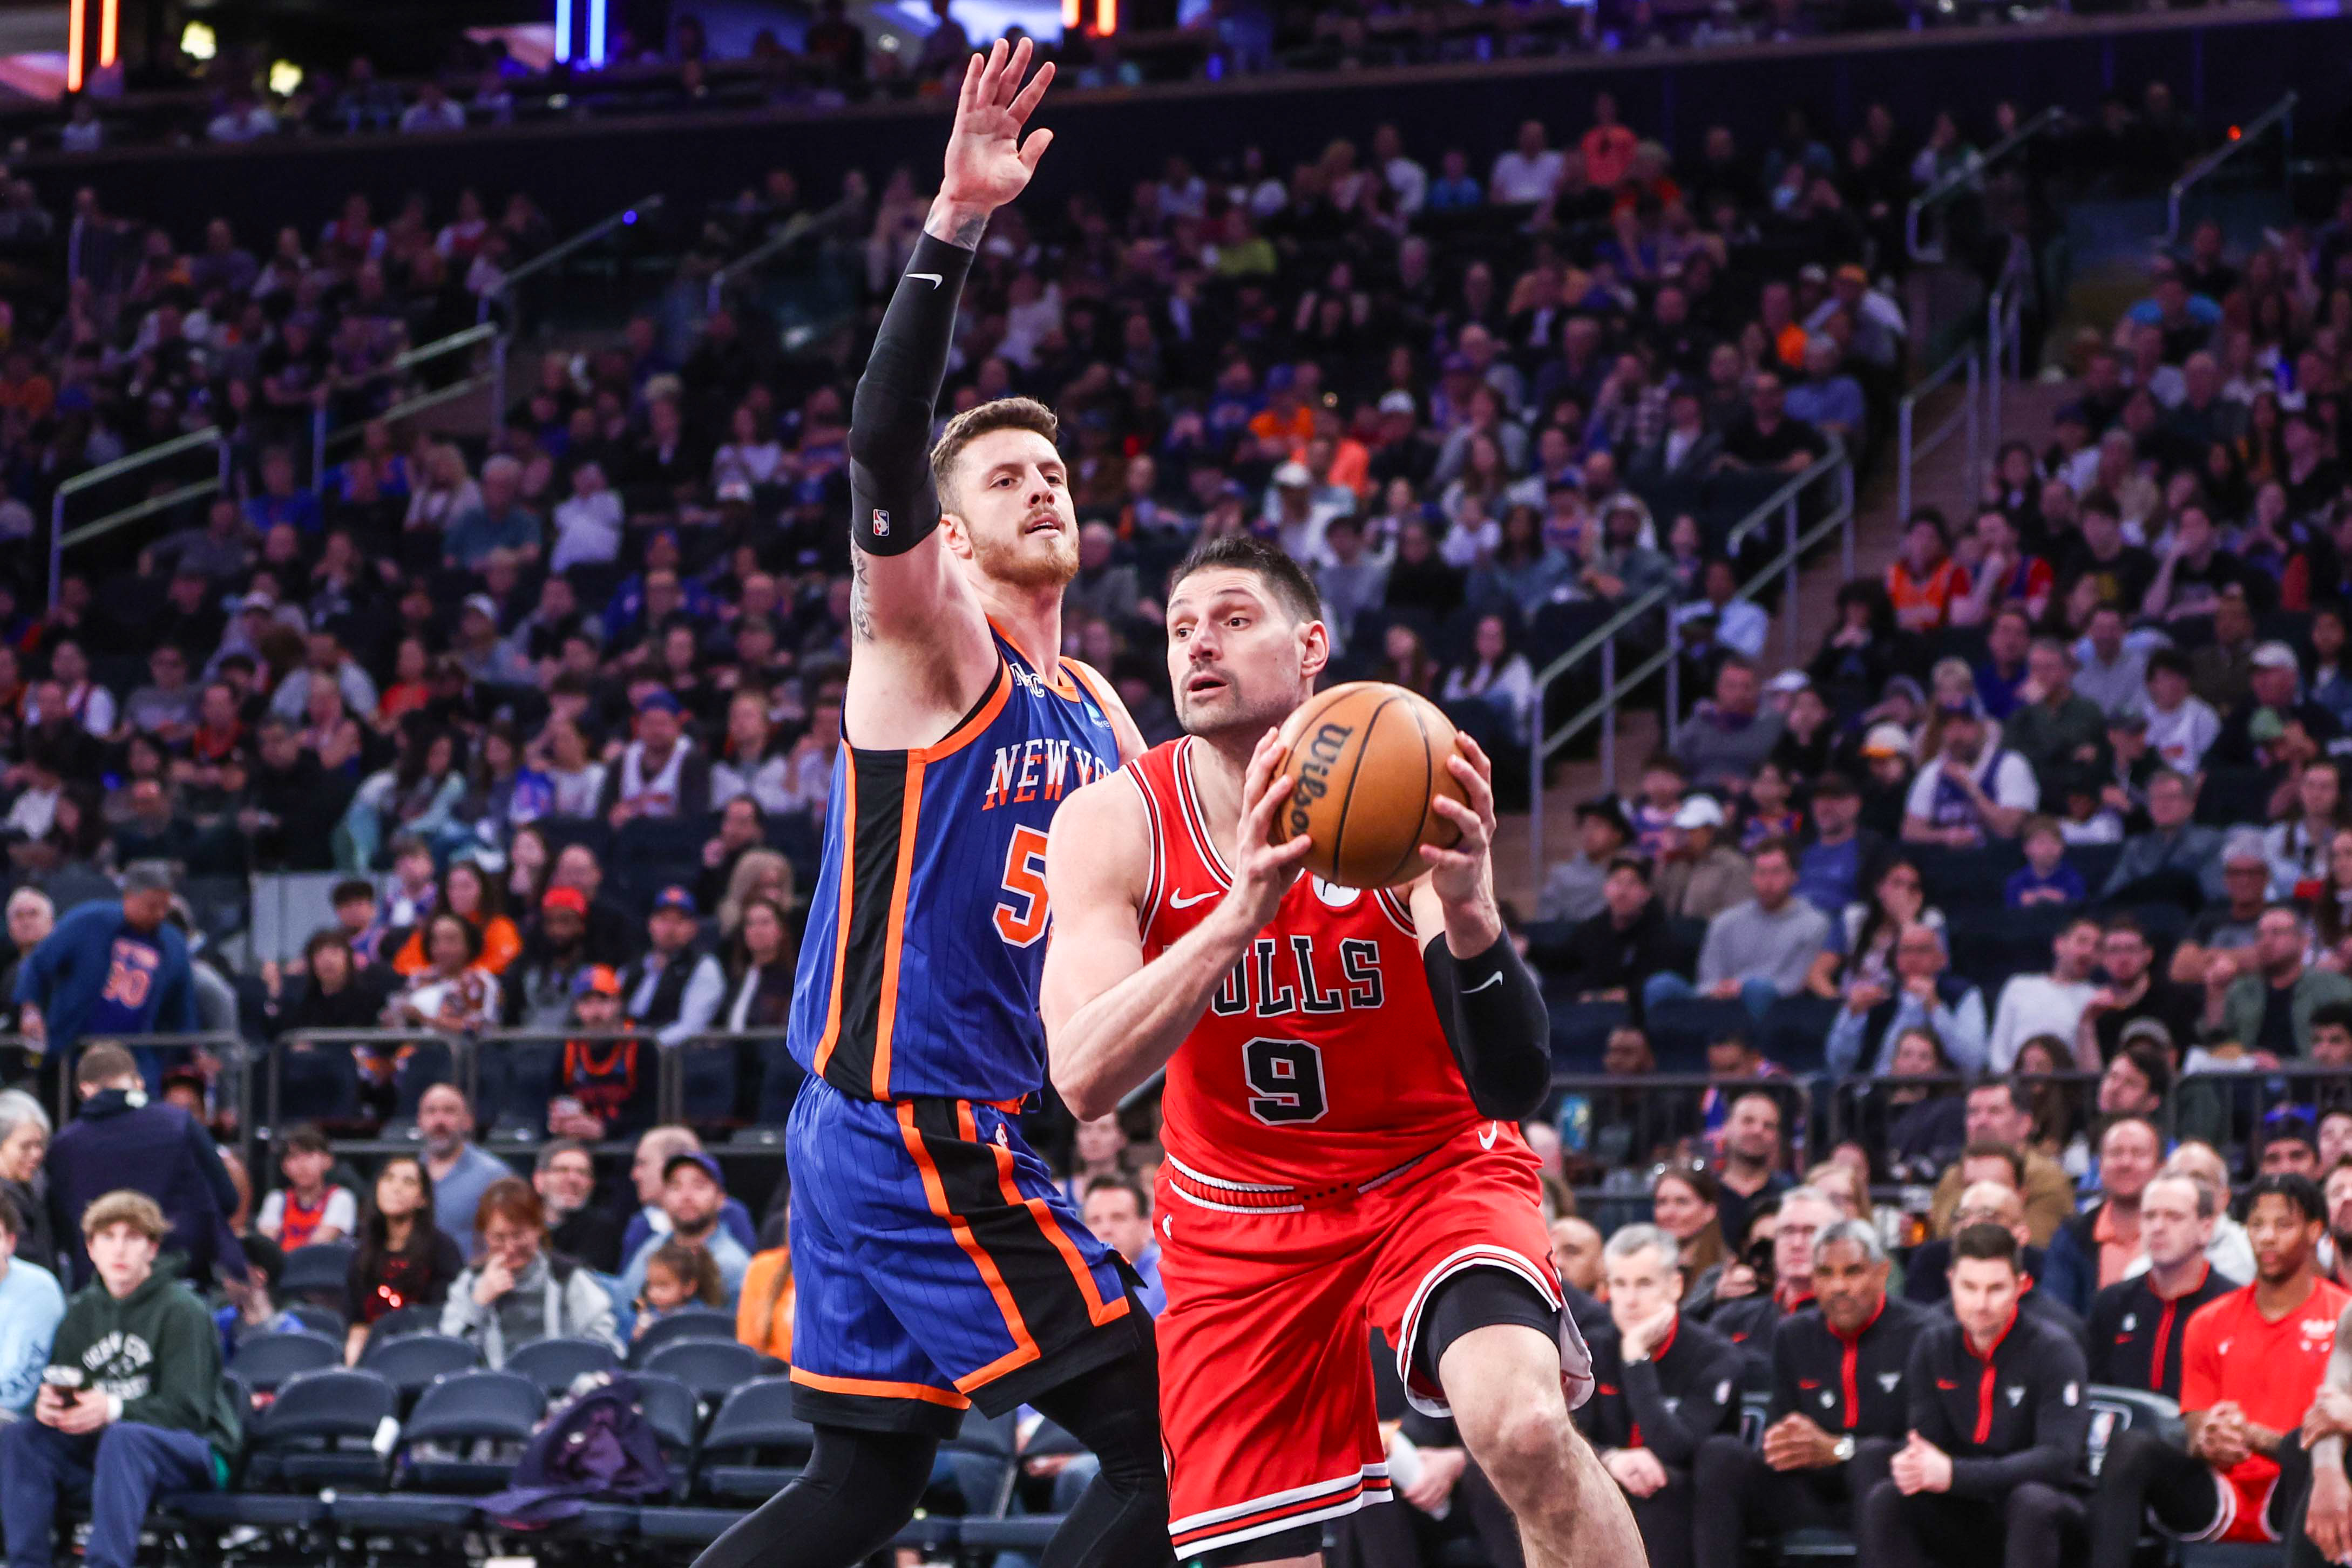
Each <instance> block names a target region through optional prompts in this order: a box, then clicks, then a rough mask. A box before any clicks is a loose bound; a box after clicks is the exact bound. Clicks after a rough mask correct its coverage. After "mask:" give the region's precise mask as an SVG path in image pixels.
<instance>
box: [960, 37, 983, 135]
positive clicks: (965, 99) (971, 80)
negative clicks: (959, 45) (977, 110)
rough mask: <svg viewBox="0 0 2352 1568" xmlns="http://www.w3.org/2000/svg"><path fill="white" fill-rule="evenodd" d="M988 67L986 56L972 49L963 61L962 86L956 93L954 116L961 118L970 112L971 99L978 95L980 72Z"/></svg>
mask: <svg viewBox="0 0 2352 1568" xmlns="http://www.w3.org/2000/svg"><path fill="white" fill-rule="evenodd" d="M987 68H988V57H986V56H985V55H982V54H981V53H979V52H978V51H977V50H975V51H973V54H972V57H971V58H970V59H968V60H966V61H964V63H963V87H962V89H961V91H959V92H958V93H957V94H956V116H957V118H959V119H961V118H962V117H963V116H964V115H967V114H969V113H971V106H972V103H973V100H974V99H977V98H978V97H979V96H980V78H981V73H982V72H983V71H985V70H986V69H987Z"/></svg>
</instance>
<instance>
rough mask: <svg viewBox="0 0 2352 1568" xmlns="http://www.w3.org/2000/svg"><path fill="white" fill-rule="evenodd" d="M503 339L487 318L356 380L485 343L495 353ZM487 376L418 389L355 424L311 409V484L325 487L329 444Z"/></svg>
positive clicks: (462, 391)
mask: <svg viewBox="0 0 2352 1568" xmlns="http://www.w3.org/2000/svg"><path fill="white" fill-rule="evenodd" d="M504 342H505V340H504V339H503V338H502V337H501V336H500V334H499V329H498V327H497V325H496V324H495V323H492V322H487V321H486V322H483V323H481V324H480V325H478V326H474V327H468V328H467V329H464V330H463V331H460V332H452V333H450V334H449V335H448V336H447V337H446V338H439V339H436V340H434V341H432V342H430V343H427V344H425V346H424V347H422V348H418V349H409V350H404V352H402V353H401V354H400V355H399V356H398V357H396V358H395V359H394V360H393V361H391V362H390V363H388V364H384V365H381V366H379V367H377V368H376V369H375V370H373V371H369V372H368V373H367V374H366V375H364V376H362V377H361V378H360V380H359V382H357V383H356V384H358V385H362V386H364V385H367V384H369V383H371V382H380V381H383V380H386V379H388V378H390V377H393V376H398V375H404V374H405V373H407V372H408V371H413V370H415V369H416V368H417V367H418V366H419V365H427V364H431V363H433V362H434V361H436V360H443V359H446V358H448V357H449V356H450V355H451V354H458V353H466V352H468V351H470V350H474V349H476V348H478V347H479V346H480V345H482V344H484V343H488V344H489V345H490V347H491V351H492V353H493V354H496V353H498V352H499V350H501V349H502V348H503V347H504ZM489 380H490V372H488V371H471V372H470V373H468V374H467V375H464V376H461V377H459V378H458V379H457V380H456V381H454V382H447V383H446V384H444V385H442V386H438V387H435V388H433V389H432V390H430V391H428V392H418V393H417V394H416V395H415V396H414V397H410V398H405V399H403V400H402V401H401V402H395V403H394V404H393V405H392V406H391V407H389V408H387V409H385V410H383V412H382V413H374V414H371V415H369V416H368V417H367V418H366V419H363V420H362V421H360V422H359V423H356V424H346V425H343V426H341V428H340V429H335V430H330V429H328V428H327V411H326V409H325V408H324V407H323V406H321V407H319V408H315V409H313V410H312V411H311V413H310V486H311V488H312V489H314V490H322V489H324V488H325V487H326V483H327V449H328V447H329V446H331V445H332V444H336V443H339V442H342V441H348V440H352V439H353V438H356V437H357V436H359V435H360V434H362V433H363V432H365V431H366V429H367V427H368V426H369V425H371V424H373V423H377V422H378V421H390V420H400V419H408V418H412V417H414V416H415V415H416V414H420V413H424V412H425V410H426V409H429V408H437V407H439V406H440V405H441V404H443V403H445V402H455V401H456V400H457V399H458V398H461V397H465V396H467V394H469V393H471V392H474V391H475V390H476V389H478V388H479V387H480V386H482V385H483V384H484V383H485V382H488V381H489Z"/></svg>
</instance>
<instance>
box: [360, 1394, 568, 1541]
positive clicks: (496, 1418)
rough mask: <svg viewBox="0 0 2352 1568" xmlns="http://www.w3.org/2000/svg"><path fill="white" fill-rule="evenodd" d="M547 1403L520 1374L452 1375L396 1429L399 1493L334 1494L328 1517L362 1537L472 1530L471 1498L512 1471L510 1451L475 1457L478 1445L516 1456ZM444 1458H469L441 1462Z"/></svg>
mask: <svg viewBox="0 0 2352 1568" xmlns="http://www.w3.org/2000/svg"><path fill="white" fill-rule="evenodd" d="M545 1406H546V1398H545V1396H543V1395H541V1392H540V1389H539V1385H537V1384H536V1383H533V1382H532V1381H531V1380H530V1379H529V1378H528V1377H523V1376H521V1375H518V1374H515V1373H511V1372H485V1371H481V1370H478V1369H477V1370H475V1371H471V1372H458V1373H452V1374H451V1375H448V1376H446V1377H444V1378H442V1379H440V1380H439V1381H438V1382H436V1383H435V1384H434V1385H432V1386H430V1387H428V1388H427V1389H425V1393H424V1394H423V1395H422V1396H420V1397H419V1398H418V1399H417V1401H416V1408H415V1411H414V1412H413V1413H412V1414H411V1415H410V1416H409V1418H408V1422H407V1424H406V1425H405V1426H404V1427H403V1428H402V1429H401V1435H400V1444H399V1448H398V1449H397V1450H396V1453H397V1458H398V1469H397V1470H396V1472H395V1476H394V1485H395V1487H396V1489H398V1490H394V1491H390V1492H382V1493H373V1494H368V1495H345V1494H341V1493H338V1494H337V1495H336V1497H335V1500H334V1501H333V1503H332V1504H331V1505H330V1508H329V1513H330V1515H331V1518H332V1519H333V1520H334V1521H335V1522H336V1523H337V1524H338V1525H341V1526H342V1527H344V1528H346V1529H348V1530H352V1531H362V1532H380V1533H391V1534H401V1535H405V1534H428V1535H441V1534H450V1533H454V1532H456V1531H463V1530H467V1529H471V1528H472V1527H473V1525H474V1523H475V1521H476V1516H477V1514H478V1511H479V1505H478V1498H479V1497H480V1495H481V1494H484V1493H487V1492H491V1491H495V1490H499V1488H500V1487H503V1486H505V1485H506V1484H507V1481H508V1479H509V1477H510V1476H511V1475H512V1474H513V1470H514V1462H513V1458H512V1457H511V1453H509V1454H507V1455H506V1456H505V1457H493V1458H483V1457H479V1456H480V1455H481V1453H482V1450H483V1448H484V1447H485V1446H488V1447H489V1448H490V1449H491V1451H492V1453H493V1454H496V1453H497V1452H498V1451H499V1449H508V1450H514V1451H520V1448H521V1446H522V1445H523V1444H524V1443H526V1442H528V1441H529V1440H530V1434H531V1429H532V1428H533V1427H536V1426H537V1425H538V1423H539V1417H540V1414H541V1411H542V1410H543V1409H544V1408H545ZM428 1446H429V1447H428ZM419 1449H425V1450H426V1451H425V1452H419V1451H418V1450H419ZM448 1453H464V1454H467V1455H469V1456H475V1457H469V1458H446V1457H443V1456H444V1455H445V1454H448Z"/></svg>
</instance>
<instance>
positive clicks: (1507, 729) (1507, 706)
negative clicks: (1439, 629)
mask: <svg viewBox="0 0 2352 1568" xmlns="http://www.w3.org/2000/svg"><path fill="white" fill-rule="evenodd" d="M1438 695H1439V696H1440V697H1442V698H1443V699H1444V700H1445V701H1446V702H1448V703H1459V702H1479V703H1484V704H1485V705H1486V706H1488V707H1490V708H1492V709H1493V710H1494V712H1495V717H1496V723H1497V725H1498V726H1499V727H1500V733H1501V734H1502V735H1504V736H1506V737H1508V738H1509V739H1510V741H1511V742H1512V743H1513V744H1514V745H1517V746H1520V747H1525V746H1526V745H1527V744H1528V726H1529V722H1530V719H1531V716H1533V714H1534V712H1535V701H1536V691H1535V674H1534V673H1533V672H1532V671H1530V670H1529V669H1528V661H1527V659H1526V657H1525V656H1524V655H1522V654H1520V653H1517V652H1516V651H1515V650H1513V648H1512V647H1511V632H1510V624H1509V622H1507V621H1505V620H1504V619H1503V617H1501V616H1500V615H1482V616H1480V617H1479V618H1478V624H1477V627H1476V629H1475V631H1474V632H1472V633H1471V647H1470V657H1469V659H1468V660H1466V661H1465V662H1464V663H1462V664H1456V665H1454V668H1452V669H1451V670H1448V671H1447V672H1446V673H1445V680H1444V684H1443V685H1440V687H1439V688H1438Z"/></svg>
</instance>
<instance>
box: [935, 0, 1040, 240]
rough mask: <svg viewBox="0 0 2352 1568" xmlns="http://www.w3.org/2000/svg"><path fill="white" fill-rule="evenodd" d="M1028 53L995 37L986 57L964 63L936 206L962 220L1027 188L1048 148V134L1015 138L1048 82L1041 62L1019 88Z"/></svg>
mask: <svg viewBox="0 0 2352 1568" xmlns="http://www.w3.org/2000/svg"><path fill="white" fill-rule="evenodd" d="M1032 52H1033V46H1032V45H1031V43H1030V41H1029V40H1028V39H1027V38H1024V39H1022V40H1021V42H1020V43H1019V44H1017V45H1014V46H1013V47H1012V48H1010V49H1007V48H1006V47H1005V43H1004V40H1003V39H1002V38H999V39H998V40H997V41H996V42H995V43H993V44H992V45H991V46H989V50H988V53H987V54H986V55H984V56H982V55H974V56H972V57H971V59H970V60H969V61H967V62H966V63H965V65H964V71H963V89H962V91H961V94H960V95H959V96H958V98H957V99H956V117H955V129H954V130H953V131H950V132H949V133H948V152H947V169H946V172H945V174H944V176H943V177H942V178H941V179H940V204H943V205H946V206H950V207H953V208H956V209H959V210H960V212H961V214H963V215H965V216H971V215H974V214H976V215H978V216H980V217H982V218H983V219H984V218H985V217H986V216H987V214H990V213H992V212H994V211H995V210H996V209H997V208H999V207H1001V206H1003V205H1004V204H1006V203H1007V202H1010V201H1011V200H1013V197H1015V196H1017V195H1019V194H1020V193H1022V192H1023V191H1024V189H1026V188H1027V186H1028V184H1029V176H1030V175H1032V174H1034V173H1035V172H1036V171H1037V160H1038V159H1040V158H1042V157H1044V156H1045V149H1046V148H1047V147H1049V146H1051V145H1052V144H1053V141H1054V133H1053V132H1052V131H1031V132H1030V133H1029V136H1028V139H1027V140H1026V141H1024V140H1023V139H1022V135H1021V130H1022V127H1023V126H1024V125H1026V124H1027V123H1028V121H1029V116H1030V115H1031V114H1033V113H1034V112H1035V111H1036V109H1037V104H1038V102H1039V100H1040V99H1044V97H1045V87H1046V84H1047V83H1049V82H1051V81H1052V80H1053V79H1054V67H1053V63H1052V62H1051V61H1047V62H1046V63H1045V65H1043V66H1041V67H1039V68H1038V69H1037V74H1036V75H1035V76H1034V77H1031V78H1030V79H1029V82H1028V85H1027V86H1025V87H1024V86H1023V85H1022V78H1023V77H1024V76H1027V75H1028V72H1029V57H1030V55H1031V54H1032ZM940 237H942V238H949V239H953V238H955V237H956V236H955V235H941V236H940ZM959 243H961V242H959Z"/></svg>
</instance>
